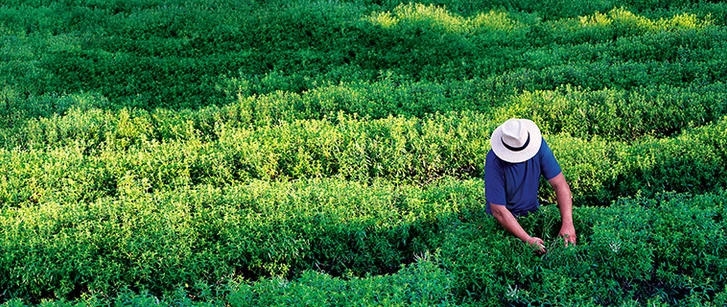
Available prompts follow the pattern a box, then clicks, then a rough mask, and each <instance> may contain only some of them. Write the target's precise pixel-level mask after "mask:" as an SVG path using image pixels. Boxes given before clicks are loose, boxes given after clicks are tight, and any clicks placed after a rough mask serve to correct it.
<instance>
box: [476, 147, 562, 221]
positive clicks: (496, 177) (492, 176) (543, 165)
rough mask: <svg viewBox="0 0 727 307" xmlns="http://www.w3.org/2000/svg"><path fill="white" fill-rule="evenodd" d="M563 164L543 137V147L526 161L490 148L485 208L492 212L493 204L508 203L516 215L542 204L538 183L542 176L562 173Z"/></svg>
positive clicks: (508, 207)
mask: <svg viewBox="0 0 727 307" xmlns="http://www.w3.org/2000/svg"><path fill="white" fill-rule="evenodd" d="M560 172H561V170H560V165H558V161H556V160H555V156H554V155H553V152H552V151H551V150H550V147H548V144H547V143H546V142H545V139H543V143H542V145H540V150H539V151H538V153H537V154H535V156H534V157H532V158H530V159H529V160H527V161H525V162H520V163H509V162H505V161H503V160H501V159H500V158H498V157H497V156H496V155H495V153H494V152H493V151H492V150H490V152H488V153H487V160H486V162H485V199H486V201H487V205H486V210H487V213H488V214H492V210H491V209H490V204H491V203H494V204H498V205H505V206H506V207H507V209H508V210H510V212H511V213H512V214H513V215H515V216H521V215H526V214H528V213H529V212H534V211H535V210H538V208H539V207H540V203H539V202H538V185H539V183H540V176H541V175H542V176H544V177H545V179H548V180H550V179H553V177H555V176H558V174H560Z"/></svg>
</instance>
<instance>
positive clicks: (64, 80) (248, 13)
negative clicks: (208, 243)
mask: <svg viewBox="0 0 727 307" xmlns="http://www.w3.org/2000/svg"><path fill="white" fill-rule="evenodd" d="M245 3H246V4H245V5H237V6H236V5H235V3H234V2H231V3H226V4H224V3H218V4H216V5H218V7H215V6H214V5H213V6H212V7H207V6H204V5H202V4H195V3H193V2H190V3H187V4H185V5H148V6H140V7H137V8H136V9H135V10H133V11H132V12H116V13H113V10H108V9H102V8H101V7H103V6H100V7H97V8H95V9H93V8H90V7H85V6H78V7H74V6H64V5H60V4H56V5H49V6H43V7H38V8H30V7H4V8H3V9H2V10H0V15H2V17H3V19H4V20H7V22H6V23H5V25H4V26H3V27H4V28H0V31H3V32H4V33H3V38H2V40H3V44H4V47H3V48H2V49H0V57H2V58H3V59H5V60H6V61H3V63H2V64H0V72H2V75H1V76H0V78H2V83H3V87H7V88H10V89H12V90H14V91H17V92H18V93H22V95H24V96H41V95H44V94H50V93H76V92H81V91H85V92H94V93H100V94H102V95H104V96H106V97H109V98H110V99H111V100H112V101H113V103H114V104H116V105H121V106H136V107H143V108H147V109H153V108H156V107H165V108H174V109H179V108H196V107H199V106H204V105H211V104H225V103H228V102H230V101H232V100H234V99H235V97H234V90H233V95H232V96H230V95H227V94H226V91H224V90H221V89H224V88H225V87H226V86H227V84H228V78H231V77H234V78H237V79H239V80H241V82H247V83H248V85H247V88H245V90H246V91H249V92H251V93H254V94H266V93H270V92H274V91H277V90H283V91H290V92H295V93H301V92H304V91H307V90H311V89H315V88H317V87H318V86H319V85H321V84H338V83H339V82H361V81H364V82H374V81H376V80H377V79H379V78H382V77H385V76H387V74H388V73H391V74H394V75H397V76H403V77H404V78H409V79H411V80H414V81H420V80H439V81H441V80H470V79H482V80H492V82H494V83H500V84H501V86H503V87H505V89H504V94H507V93H510V92H511V91H512V90H513V89H514V90H519V91H522V90H528V91H535V90H553V89H555V88H557V87H559V86H561V85H566V84H571V85H574V86H580V87H583V88H591V89H605V88H625V89H630V88H634V87H640V86H653V85H672V86H680V87H684V86H687V85H689V84H691V83H695V82H696V83H697V84H710V83H713V82H716V81H718V80H724V78H725V71H727V70H726V69H725V65H726V64H725V60H724V59H725V54H727V53H726V52H725V50H726V49H725V48H726V46H727V45H725V43H724V42H725V31H724V29H722V28H721V27H720V26H719V23H718V22H719V20H718V19H717V18H716V17H711V16H712V15H710V14H711V13H712V11H714V13H715V14H717V13H719V12H721V11H724V8H723V7H724V4H702V6H703V8H704V9H705V10H706V11H705V12H702V13H699V14H695V13H680V11H676V12H674V13H673V14H672V15H666V16H664V15H659V14H656V13H653V14H654V16H653V17H647V16H644V15H638V14H635V13H633V12H631V11H628V10H626V9H623V8H621V9H610V8H609V9H608V10H604V13H593V12H589V13H588V14H586V15H584V17H582V18H568V19H559V20H551V21H543V20H540V19H538V18H537V17H536V16H537V15H532V14H527V13H524V12H511V13H506V12H498V11H490V12H482V13H479V14H477V15H474V16H467V17H465V16H466V15H465V16H460V15H457V14H454V13H452V12H450V11H447V10H446V9H445V8H442V7H437V6H433V5H429V6H427V5H422V4H408V5H399V6H396V7H395V8H393V9H392V10H390V11H383V12H382V11H378V10H376V9H374V8H370V7H361V6H357V5H354V4H351V3H324V2H316V3H315V4H311V3H307V4H290V5H287V6H285V5H284V6H280V7H277V6H274V5H271V6H273V8H271V10H273V11H275V12H276V13H275V14H271V13H269V11H268V10H265V9H261V8H259V7H255V6H254V5H251V4H250V3H249V2H245ZM232 7H234V8H232ZM226 9H227V10H226ZM240 11H242V12H244V13H240ZM594 76H596V77H594ZM496 94H498V97H499V96H501V95H502V94H503V93H496Z"/></svg>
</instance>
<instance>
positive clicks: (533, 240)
mask: <svg viewBox="0 0 727 307" xmlns="http://www.w3.org/2000/svg"><path fill="white" fill-rule="evenodd" d="M490 210H492V216H494V217H495V219H496V220H497V222H498V223H500V225H502V227H503V228H505V230H507V231H509V232H510V233H512V234H513V235H514V236H515V237H517V238H518V239H520V240H522V241H523V242H525V243H528V244H532V245H535V246H537V247H539V248H540V251H541V252H545V248H544V247H543V240H542V239H540V238H538V237H531V236H530V235H529V234H528V233H527V232H526V231H525V230H524V229H523V227H522V226H520V223H518V221H517V219H515V216H513V215H512V212H510V210H508V209H507V207H505V206H503V205H498V204H493V203H490Z"/></svg>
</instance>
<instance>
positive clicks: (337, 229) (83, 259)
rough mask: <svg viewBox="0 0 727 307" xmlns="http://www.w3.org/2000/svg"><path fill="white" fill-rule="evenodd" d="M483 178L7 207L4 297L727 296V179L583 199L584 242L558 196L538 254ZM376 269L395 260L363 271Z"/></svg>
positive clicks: (558, 299) (520, 299) (258, 185)
mask: <svg viewBox="0 0 727 307" xmlns="http://www.w3.org/2000/svg"><path fill="white" fill-rule="evenodd" d="M480 184H481V181H479V180H471V181H456V180H445V181H440V182H438V183H437V184H434V185H430V186H428V187H425V188H420V187H415V186H408V185H392V184H388V183H384V182H377V183H374V184H371V185H366V184H359V183H352V182H346V181H341V180H336V179H324V180H302V181H298V182H288V183H268V182H261V181H255V182H251V183H250V184H246V185H239V186H231V187H228V188H224V189H220V188H214V187H210V186H205V187H199V188H197V189H193V190H188V189H180V190H175V191H167V192H160V193H145V192H144V189H143V187H142V186H139V185H138V184H136V185H134V183H130V184H129V186H127V189H126V192H125V194H124V195H120V196H119V197H117V198H113V199H111V198H107V199H100V200H98V201H96V202H92V203H56V202H44V203H42V204H38V205H37V206H34V207H26V208H17V209H8V208H6V209H3V210H2V211H1V212H2V214H0V226H2V229H3V232H2V233H1V235H2V236H1V237H0V243H2V244H0V252H2V255H3V257H1V258H0V273H1V274H0V288H2V289H4V292H3V293H2V295H0V302H2V301H3V300H8V299H13V298H25V299H40V298H53V299H56V300H58V299H60V300H64V299H71V300H78V299H90V298H93V297H96V298H104V297H105V298H108V297H111V298H113V297H119V298H124V297H127V298H128V297H129V295H130V294H129V292H126V291H128V290H129V289H132V291H135V292H132V293H137V296H133V295H132V296H131V297H132V298H136V299H137V300H145V299H149V300H153V298H154V297H164V296H166V297H168V298H170V299H171V298H177V299H180V298H181V299H183V300H186V302H187V303H192V302H194V301H196V302H200V301H204V300H225V301H226V302H232V304H233V305H236V306H237V305H241V306H247V304H252V305H255V304H270V303H275V302H277V303H282V301H281V300H287V301H289V302H290V304H305V301H306V300H309V302H317V303H320V302H330V303H331V304H335V305H345V304H346V303H347V302H348V300H352V301H359V300H364V299H369V300H373V301H374V302H378V303H381V304H386V302H391V303H392V304H395V305H408V304H407V303H409V304H417V303H421V304H425V305H427V304H435V303H436V304H440V303H442V304H449V305H454V304H455V303H466V302H470V303H475V304H502V303H505V304H545V305H582V304H590V305H592V304H599V305H622V304H634V305H636V304H638V303H637V302H641V304H643V302H646V301H651V302H654V303H658V302H661V303H665V304H673V303H676V302H685V301H692V302H702V303H704V302H712V301H714V300H715V299H717V300H722V301H724V299H725V298H727V297H725V290H727V289H726V288H725V286H726V285H727V275H725V273H724V272H726V271H727V260H725V259H727V257H726V256H727V248H725V247H726V246H727V241H726V240H727V239H726V238H725V236H724V235H723V234H724V231H725V229H726V227H727V224H726V222H725V221H726V220H725V219H724V216H725V214H727V212H725V211H724V210H725V204H724V200H725V199H727V195H725V192H724V190H723V191H721V192H717V193H716V194H704V195H699V196H691V195H688V194H675V193H662V194H658V195H656V196H655V197H654V198H641V197H637V198H627V199H621V200H619V201H617V202H615V203H614V204H612V205H611V206H609V207H577V208H575V210H574V219H575V221H576V229H577V232H578V238H579V245H577V246H575V247H568V248H564V247H563V246H562V241H561V240H558V239H557V238H555V234H556V233H557V230H558V226H559V213H558V210H557V208H555V206H554V205H546V206H544V207H542V210H541V211H540V212H539V213H537V214H533V215H530V216H527V217H524V218H522V219H521V220H520V222H521V224H522V225H523V227H524V228H525V229H526V231H528V232H530V233H533V234H535V235H538V236H541V237H543V238H545V239H546V242H547V248H548V250H549V252H548V253H547V254H546V255H545V256H538V255H536V254H535V253H533V252H532V250H529V249H528V247H527V246H525V245H523V244H522V242H520V241H519V240H517V239H516V238H514V237H512V236H509V235H508V234H507V233H506V231H505V230H503V229H502V228H501V227H500V226H499V225H498V224H497V222H496V221H495V220H494V219H493V218H492V217H489V216H487V215H486V214H485V213H484V210H483V206H482V195H481V186H480ZM401 263H409V264H408V265H401ZM324 273H325V274H324ZM376 273H387V274H386V275H385V276H379V277H369V278H365V279H360V278H362V277H365V276H369V275H367V274H376ZM334 276H337V277H334ZM256 280H257V281H256ZM400 287H401V288H400ZM124 289H126V290H124ZM177 291H182V294H181V295H180V293H179V292H177ZM144 293H146V294H144ZM324 294H325V295H324ZM322 295H323V296H322ZM349 295H350V296H351V297H347V296H349ZM190 298H196V299H193V301H190ZM377 300H383V301H377ZM387 300H390V301H387ZM16 302H17V301H16ZM218 303H219V302H218ZM156 304H159V302H157V303H156Z"/></svg>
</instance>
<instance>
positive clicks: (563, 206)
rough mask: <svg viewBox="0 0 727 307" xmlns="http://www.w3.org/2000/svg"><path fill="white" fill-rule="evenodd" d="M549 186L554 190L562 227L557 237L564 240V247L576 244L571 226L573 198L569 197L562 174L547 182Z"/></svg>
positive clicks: (569, 192)
mask: <svg viewBox="0 0 727 307" xmlns="http://www.w3.org/2000/svg"><path fill="white" fill-rule="evenodd" d="M548 182H549V183H550V185H551V186H552V187H553V189H554V190H555V197H556V200H557V202H558V209H560V218H561V220H562V225H561V227H560V232H558V235H559V236H561V237H563V239H565V242H566V245H568V244H569V243H570V244H574V245H575V244H576V230H575V227H574V226H573V197H572V195H571V191H570V186H569V185H568V182H566V181H565V176H563V173H560V174H558V175H557V176H555V177H553V178H552V179H550V180H548Z"/></svg>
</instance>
